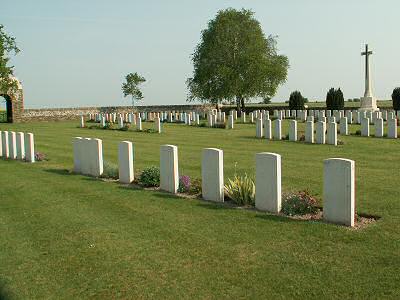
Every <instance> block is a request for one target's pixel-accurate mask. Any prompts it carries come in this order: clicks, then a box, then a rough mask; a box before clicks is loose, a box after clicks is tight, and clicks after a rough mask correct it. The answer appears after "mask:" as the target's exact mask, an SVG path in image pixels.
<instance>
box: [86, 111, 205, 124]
mask: <svg viewBox="0 0 400 300" xmlns="http://www.w3.org/2000/svg"><path fill="white" fill-rule="evenodd" d="M204 116H205V113H203V117H204ZM88 117H89V120H91V121H96V122H100V123H101V122H104V123H108V122H109V123H131V124H133V125H136V123H137V119H139V118H140V120H141V121H154V120H155V119H156V118H159V119H160V121H161V122H169V123H173V122H181V123H182V122H183V123H185V124H188V125H191V124H199V122H200V113H199V112H196V111H190V112H136V113H134V112H131V113H97V114H89V115H88ZM103 119H104V120H103ZM121 121H122V122H121Z"/></svg>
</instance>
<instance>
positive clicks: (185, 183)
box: [179, 175, 190, 193]
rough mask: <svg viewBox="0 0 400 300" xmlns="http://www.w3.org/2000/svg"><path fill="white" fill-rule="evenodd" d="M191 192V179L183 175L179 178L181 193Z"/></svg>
mask: <svg viewBox="0 0 400 300" xmlns="http://www.w3.org/2000/svg"><path fill="white" fill-rule="evenodd" d="M189 190H190V177H189V176H187V175H182V176H180V177H179V191H180V192H181V193H182V192H188V191H189Z"/></svg>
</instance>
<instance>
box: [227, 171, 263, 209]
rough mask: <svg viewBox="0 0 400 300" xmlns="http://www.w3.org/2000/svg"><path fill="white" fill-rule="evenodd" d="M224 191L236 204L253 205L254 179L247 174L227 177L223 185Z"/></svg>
mask: <svg viewBox="0 0 400 300" xmlns="http://www.w3.org/2000/svg"><path fill="white" fill-rule="evenodd" d="M224 189H225V193H226V194H227V195H228V197H229V198H230V199H232V201H234V202H235V203H236V204H238V205H253V206H254V198H255V193H256V187H255V185H254V180H253V179H252V178H250V177H249V176H247V174H246V173H245V174H244V176H238V175H235V177H234V178H233V180H232V179H230V178H229V179H228V183H227V184H226V185H225V187H224Z"/></svg>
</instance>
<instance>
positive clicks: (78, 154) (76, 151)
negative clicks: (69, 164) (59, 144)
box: [72, 137, 84, 173]
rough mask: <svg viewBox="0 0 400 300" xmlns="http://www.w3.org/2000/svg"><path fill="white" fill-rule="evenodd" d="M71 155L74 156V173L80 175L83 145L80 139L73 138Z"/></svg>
mask: <svg viewBox="0 0 400 300" xmlns="http://www.w3.org/2000/svg"><path fill="white" fill-rule="evenodd" d="M72 147H73V155H74V172H75V173H82V163H83V162H82V159H83V151H84V149H82V148H83V143H82V138H81V137H75V138H74V139H73V140H72Z"/></svg>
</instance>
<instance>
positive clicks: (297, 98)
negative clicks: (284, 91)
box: [289, 91, 305, 109]
mask: <svg viewBox="0 0 400 300" xmlns="http://www.w3.org/2000/svg"><path fill="white" fill-rule="evenodd" d="M304 102H305V99H304V97H303V96H302V95H301V93H300V92H299V91H294V92H292V93H291V94H290V97H289V109H304Z"/></svg>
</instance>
